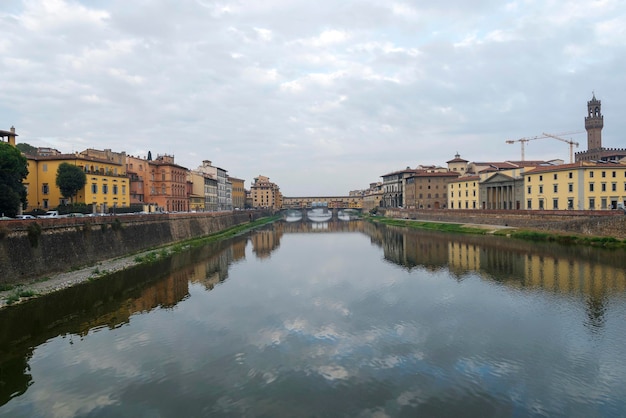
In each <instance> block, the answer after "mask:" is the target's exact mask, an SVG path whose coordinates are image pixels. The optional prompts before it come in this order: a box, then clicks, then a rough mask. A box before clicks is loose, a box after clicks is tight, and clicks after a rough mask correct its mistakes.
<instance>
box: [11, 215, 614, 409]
mask: <svg viewBox="0 0 626 418" xmlns="http://www.w3.org/2000/svg"><path fill="white" fill-rule="evenodd" d="M335 232H359V233H364V234H366V235H367V236H368V237H369V238H370V240H371V242H372V244H374V245H376V246H379V247H381V248H382V252H383V256H384V259H385V260H387V261H388V262H390V263H394V264H396V265H398V266H402V267H403V268H405V269H407V270H409V271H411V270H413V269H427V270H430V271H447V272H448V274H449V276H450V277H451V278H452V279H454V280H457V281H462V280H465V279H467V278H469V277H480V278H481V279H483V280H488V281H493V282H496V283H498V284H501V285H504V286H508V287H513V288H516V289H520V290H541V291H544V292H549V293H551V294H556V295H562V294H564V295H567V296H577V297H582V298H584V300H585V306H586V310H587V318H588V319H587V322H586V323H585V325H586V326H587V328H588V329H590V330H591V331H593V332H600V331H601V330H602V328H603V326H604V321H605V319H604V313H605V310H606V304H607V301H608V298H609V297H610V296H611V295H612V294H615V293H618V292H619V293H623V292H624V291H625V290H626V258H625V257H623V254H622V252H620V251H605V250H599V249H595V248H586V247H576V246H571V247H566V246H559V245H556V244H554V245H553V244H544V243H540V244H538V243H530V242H525V241H520V240H512V239H506V238H499V237H491V236H477V235H458V234H448V233H445V234H444V233H439V232H429V231H415V230H406V229H403V228H399V227H387V226H384V225H380V224H372V223H369V222H363V221H349V222H345V221H343V222H321V223H305V222H293V223H287V222H278V223H275V224H273V225H269V226H267V227H264V228H262V229H258V230H255V231H252V232H250V233H249V234H246V235H242V236H239V237H235V238H233V239H230V240H225V241H221V242H217V243H212V244H209V245H206V246H203V247H199V248H194V249H191V250H189V251H185V252H182V253H178V254H174V255H172V256H170V257H167V258H165V259H162V260H159V261H157V262H156V263H153V264H149V265H141V266H137V267H135V268H133V269H130V270H128V271H124V272H119V273H115V274H113V275H110V276H108V277H107V278H106V279H104V280H96V281H93V282H88V283H85V284H83V285H80V286H76V287H73V288H69V289H66V290H64V291H60V292H57V293H54V294H51V295H48V296H45V297H41V298H38V299H34V300H32V301H28V302H26V303H23V304H20V305H17V306H14V307H11V308H10V309H5V310H3V311H0V405H3V404H5V403H6V402H8V401H9V400H10V399H11V398H13V397H16V396H19V395H20V394H22V393H24V392H25V391H26V390H27V389H28V387H29V386H30V385H31V384H32V377H31V375H30V373H29V366H28V363H29V360H30V359H31V356H32V354H33V349H34V347H37V346H39V345H40V344H42V343H44V342H45V341H47V340H49V339H51V338H55V337H57V336H59V335H61V336H68V337H69V338H68V343H71V341H72V338H73V337H76V338H81V337H82V336H85V335H86V334H87V333H88V332H90V330H93V329H97V328H100V327H109V328H115V327H119V326H121V325H123V324H125V323H128V322H130V321H131V320H132V316H133V315H135V314H137V313H142V312H149V311H151V310H154V309H171V308H172V307H174V306H176V304H178V303H179V302H180V301H182V300H184V299H185V298H187V297H188V296H189V283H197V284H200V285H202V286H203V287H204V288H205V289H207V290H211V289H213V288H214V287H215V286H217V285H218V284H219V283H221V282H223V281H225V280H226V279H227V278H228V270H229V268H230V265H231V264H232V263H234V262H237V261H239V260H243V259H245V257H246V248H247V245H248V242H250V243H251V247H252V253H253V254H254V255H255V256H256V257H258V258H260V259H263V258H267V257H270V255H271V253H272V252H273V251H275V250H276V249H278V248H279V247H280V241H281V238H282V237H283V235H284V234H301V233H335Z"/></svg>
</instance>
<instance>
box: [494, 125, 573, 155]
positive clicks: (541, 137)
mask: <svg viewBox="0 0 626 418" xmlns="http://www.w3.org/2000/svg"><path fill="white" fill-rule="evenodd" d="M583 132H585V131H571V132H561V133H558V134H547V133H545V132H544V133H543V134H542V135H537V136H533V137H530V138H520V139H507V140H506V143H507V144H514V143H516V142H519V143H520V144H521V146H522V161H524V158H525V155H524V144H526V142H528V141H534V140H535V139H543V138H554V139H558V140H559V141H563V142H567V143H568V144H570V153H569V154H570V156H569V159H570V162H574V161H573V159H574V151H573V145H576V146H578V142H574V141H572V140H567V139H564V138H559V136H561V135H575V134H580V133H583Z"/></svg>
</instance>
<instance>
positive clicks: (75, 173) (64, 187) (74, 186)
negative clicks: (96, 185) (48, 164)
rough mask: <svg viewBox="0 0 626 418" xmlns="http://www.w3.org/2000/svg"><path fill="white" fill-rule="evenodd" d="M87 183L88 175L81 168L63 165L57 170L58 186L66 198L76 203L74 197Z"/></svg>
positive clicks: (67, 164)
mask: <svg viewBox="0 0 626 418" xmlns="http://www.w3.org/2000/svg"><path fill="white" fill-rule="evenodd" d="M85 183H87V175H86V174H85V172H84V171H83V170H81V168H80V167H77V166H75V165H72V164H69V163H61V164H60V165H59V168H58V169H57V179H56V184H57V187H58V188H59V190H61V194H62V195H63V197H64V198H66V199H70V202H71V203H74V196H76V193H78V191H79V190H80V189H82V188H83V187H85Z"/></svg>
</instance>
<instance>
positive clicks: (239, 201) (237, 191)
mask: <svg viewBox="0 0 626 418" xmlns="http://www.w3.org/2000/svg"><path fill="white" fill-rule="evenodd" d="M228 181H230V182H231V184H232V185H233V192H232V198H233V208H239V209H243V208H244V207H245V206H246V189H245V188H244V180H242V179H238V178H235V177H230V176H228Z"/></svg>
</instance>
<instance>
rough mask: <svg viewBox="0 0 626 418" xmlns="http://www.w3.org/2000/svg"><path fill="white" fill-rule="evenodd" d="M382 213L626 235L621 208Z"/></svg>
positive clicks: (386, 212)
mask: <svg viewBox="0 0 626 418" xmlns="http://www.w3.org/2000/svg"><path fill="white" fill-rule="evenodd" d="M384 213H385V216H389V217H392V218H404V219H416V220H424V221H434V222H454V223H473V224H485V225H507V226H513V227H518V228H526V229H536V230H541V231H545V232H556V233H569V234H583V235H589V236H599V237H614V238H618V239H626V215H625V214H624V212H623V211H571V212H568V211H526V210H519V211H517V210H516V211H506V210H490V211H475V210H420V211H415V210H403V209H399V210H397V209H386V210H385V211H384Z"/></svg>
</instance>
